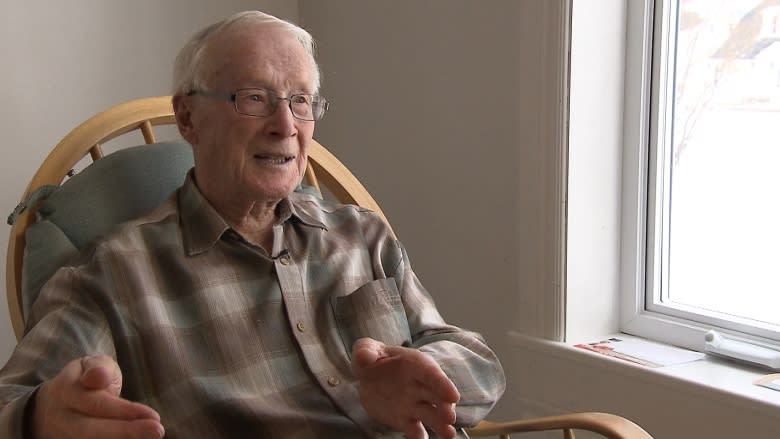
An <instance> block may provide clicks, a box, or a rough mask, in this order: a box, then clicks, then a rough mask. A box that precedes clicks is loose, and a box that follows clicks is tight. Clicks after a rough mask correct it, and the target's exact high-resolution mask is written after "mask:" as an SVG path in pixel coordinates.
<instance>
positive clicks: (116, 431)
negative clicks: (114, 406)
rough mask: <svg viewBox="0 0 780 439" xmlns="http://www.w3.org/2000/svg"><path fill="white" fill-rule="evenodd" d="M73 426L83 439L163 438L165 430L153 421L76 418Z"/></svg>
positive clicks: (157, 422)
mask: <svg viewBox="0 0 780 439" xmlns="http://www.w3.org/2000/svg"><path fill="white" fill-rule="evenodd" d="M71 422H72V424H71V426H72V427H73V428H74V429H76V431H78V432H79V436H78V437H81V438H107V437H110V438H128V439H134V438H138V439H142V438H143V439H147V438H162V437H163V436H165V428H163V426H162V424H160V422H159V421H154V420H151V419H141V420H132V421H127V420H116V419H94V418H87V417H82V416H78V417H74V419H72V420H71Z"/></svg>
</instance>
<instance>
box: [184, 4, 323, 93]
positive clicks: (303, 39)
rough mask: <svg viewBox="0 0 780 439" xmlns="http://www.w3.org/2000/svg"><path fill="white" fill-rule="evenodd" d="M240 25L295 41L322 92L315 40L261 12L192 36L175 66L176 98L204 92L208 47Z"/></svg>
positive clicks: (316, 87)
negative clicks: (274, 31)
mask: <svg viewBox="0 0 780 439" xmlns="http://www.w3.org/2000/svg"><path fill="white" fill-rule="evenodd" d="M240 25H252V26H257V27H262V28H267V29H270V28H274V29H280V30H282V31H283V32H287V33H288V34H289V35H291V36H293V37H295V38H296V39H297V40H298V41H299V42H300V43H301V45H302V46H303V48H304V49H305V50H306V53H308V55H309V57H310V58H311V63H312V66H313V67H314V84H313V86H314V92H315V93H316V92H317V91H318V90H319V88H320V70H319V67H318V66H317V62H316V61H315V60H314V39H313V38H312V36H311V34H309V32H307V31H306V30H305V29H303V28H301V27H299V26H297V25H295V24H293V23H291V22H289V21H285V20H282V19H279V18H277V17H274V16H273V15H269V14H265V13H263V12H260V11H245V12H239V13H237V14H235V15H233V16H230V17H228V18H226V19H224V20H222V21H219V22H217V23H214V24H212V25H210V26H207V27H206V28H204V29H202V30H200V31H199V32H198V33H196V34H195V35H193V36H192V38H190V40H189V41H188V42H187V44H185V45H184V47H182V48H181V50H180V51H179V54H178V55H177V56H176V61H175V63H174V66H173V94H174V95H183V94H186V93H187V92H189V91H191V90H196V89H205V88H206V83H205V82H206V80H207V78H206V76H207V75H208V73H209V72H208V67H209V62H208V61H209V60H207V59H206V58H207V57H206V52H207V50H206V49H207V48H208V45H209V43H210V42H211V40H213V39H214V38H215V37H216V36H218V35H221V34H223V33H225V32H227V31H229V30H231V29H234V28H236V27H237V26H240Z"/></svg>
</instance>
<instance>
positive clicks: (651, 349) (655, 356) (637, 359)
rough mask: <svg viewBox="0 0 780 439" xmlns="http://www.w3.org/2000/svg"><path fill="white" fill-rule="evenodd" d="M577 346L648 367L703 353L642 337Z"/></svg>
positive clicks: (675, 361)
mask: <svg viewBox="0 0 780 439" xmlns="http://www.w3.org/2000/svg"><path fill="white" fill-rule="evenodd" d="M575 346H576V347H578V348H582V349H586V350H589V351H591V352H597V353H600V354H603V355H607V356H610V357H613V358H618V359H621V360H625V361H630V362H632V363H637V364H641V365H644V366H649V367H663V366H672V365H674V364H682V363H688V362H691V361H696V360H701V359H702V358H704V357H705V354H703V353H701V352H695V351H690V350H687V349H682V348H678V347H675V346H669V345H663V344H660V343H654V342H651V341H647V340H642V339H633V338H615V337H613V338H610V339H608V340H603V341H599V342H595V343H581V344H577V345H575Z"/></svg>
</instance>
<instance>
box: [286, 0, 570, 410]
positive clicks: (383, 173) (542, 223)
mask: <svg viewBox="0 0 780 439" xmlns="http://www.w3.org/2000/svg"><path fill="white" fill-rule="evenodd" d="M562 3H563V2H561V1H550V0H532V1H529V0H526V1H516V0H500V1H499V0H495V1H490V2H477V1H469V0H429V1H424V2H419V1H412V0H406V1H392V2H390V1H387V2H366V1H363V0H340V1H337V2H321V1H318V0H301V1H300V15H301V21H302V23H303V25H304V26H306V27H307V28H309V29H310V30H311V31H312V32H313V34H314V36H315V37H316V39H317V41H318V58H319V61H320V64H321V68H322V71H323V83H324V87H323V90H322V92H323V94H324V95H326V96H327V97H328V98H330V100H331V101H332V104H333V105H332V107H331V111H330V112H329V113H328V114H327V115H326V117H325V119H323V120H322V121H321V122H319V123H318V126H317V129H316V131H315V137H316V138H318V140H319V141H320V142H322V143H323V144H324V145H326V146H328V147H330V148H331V150H332V151H333V152H334V153H335V154H336V155H337V156H339V157H340V158H341V159H342V160H343V161H344V162H345V163H346V165H347V166H348V167H349V168H350V169H352V170H353V171H354V172H355V173H356V174H357V176H358V178H360V179H361V181H362V182H363V183H364V184H365V185H366V186H367V188H368V189H369V191H371V192H372V194H373V195H374V197H375V198H376V199H377V201H378V202H379V204H380V205H381V206H382V207H383V210H384V212H385V214H386V215H387V216H388V219H389V220H390V222H391V223H392V224H393V226H394V228H395V230H396V232H397V234H398V236H399V238H400V239H401V241H402V242H403V243H404V244H405V246H406V247H407V249H408V251H409V255H410V257H411V261H412V265H413V266H414V267H415V271H416V272H417V273H418V275H419V277H420V278H421V280H422V282H423V284H424V285H426V287H427V288H428V290H429V291H430V292H431V294H432V295H433V297H434V299H435V300H436V302H437V304H438V306H439V309H440V311H441V312H442V314H443V315H444V316H445V318H447V319H448V320H449V321H451V322H452V323H454V324H457V325H460V326H464V327H466V328H469V329H473V330H476V331H478V332H480V333H482V334H483V335H484V336H485V337H486V338H487V340H488V342H489V343H490V344H491V346H493V347H494V349H496V351H497V352H498V353H499V355H500V357H501V358H502V359H503V360H504V366H505V368H506V369H507V371H508V372H509V373H508V375H509V376H508V380H509V392H508V394H510V395H509V397H508V398H507V399H506V401H507V402H502V403H501V404H500V406H499V407H498V408H497V411H496V412H495V414H494V416H498V417H501V416H510V415H511V416H515V417H516V416H518V415H519V414H521V413H520V412H519V411H518V407H512V405H513V398H512V396H511V394H516V393H517V392H518V391H519V390H521V389H518V388H517V387H516V386H515V385H514V384H515V383H514V381H513V380H514V376H515V374H514V373H512V369H513V365H512V364H511V360H512V355H510V347H509V345H508V340H507V337H506V333H507V332H508V331H509V330H510V329H521V330H523V331H524V332H526V333H530V334H534V335H550V334H551V333H552V334H553V335H554V332H555V329H556V328H555V327H554V326H555V325H554V323H555V322H552V319H550V318H548V317H549V316H551V315H554V313H553V312H550V310H546V309H544V305H545V303H546V298H548V297H553V298H556V297H557V295H556V294H555V291H556V288H559V287H560V284H559V283H558V282H557V279H556V277H555V276H556V270H557V269H558V268H559V267H558V266H557V265H556V258H557V257H558V256H560V253H559V252H557V251H556V248H555V246H556V245H557V242H558V241H557V240H558V238H559V236H560V233H558V229H557V228H558V227H559V224H558V223H557V222H556V221H557V220H558V219H556V217H555V216H556V214H557V212H558V208H559V207H560V206H559V205H558V201H559V200H560V197H559V196H557V195H556V194H555V191H557V190H560V187H559V186H558V183H559V179H560V172H562V168H561V166H560V164H559V163H558V162H557V160H559V158H558V157H557V155H556V154H557V152H558V147H559V145H558V144H556V139H557V134H558V131H559V128H558V122H559V119H558V118H557V116H558V115H559V114H558V112H560V111H561V109H562V108H564V106H563V105H562V103H561V102H560V88H561V84H560V83H559V82H557V78H560V76H561V75H560V71H559V69H560V65H558V64H557V63H558V62H559V61H560V59H562V58H565V56H564V55H565V51H562V49H561V48H562V47H564V46H563V41H562V39H561V36H560V33H559V32H558V33H556V32H557V31H559V30H560V29H559V28H560V24H561V23H560V20H561V16H562V14H561V10H560V9H561V7H562V6H561V5H562ZM550 23H552V25H550ZM561 114H562V113H561Z"/></svg>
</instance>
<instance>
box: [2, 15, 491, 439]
mask: <svg viewBox="0 0 780 439" xmlns="http://www.w3.org/2000/svg"><path fill="white" fill-rule="evenodd" d="M318 88H319V73H318V67H317V65H316V63H315V61H314V57H313V54H312V40H311V36H310V35H309V34H308V33H307V32H305V31H304V30H303V29H301V28H299V27H297V26H295V25H292V24H290V23H288V22H285V21H282V20H279V19H277V18H275V17H271V16H268V15H266V14H262V13H260V12H245V13H240V14H237V15H235V16H233V17H230V18H228V19H227V20H224V21H222V22H220V23H217V24H215V25H212V26H210V27H208V28H206V29H204V30H203V31H201V32H199V33H198V34H196V35H195V36H194V37H193V39H192V40H191V41H190V42H189V43H188V44H187V45H186V46H185V47H184V48H183V49H182V51H181V53H180V54H179V56H178V58H177V60H176V66H175V72H174V95H175V96H174V98H173V105H174V109H175V112H176V120H177V123H178V126H179V130H180V132H181V134H182V136H183V137H184V139H186V140H187V141H189V142H190V143H191V144H192V149H193V153H194V158H195V167H194V169H193V170H192V171H191V172H190V173H189V175H188V177H187V179H186V181H185V182H184V184H183V186H182V187H181V188H180V189H179V190H178V191H177V192H176V193H175V194H173V195H172V196H171V198H169V199H168V200H167V201H166V202H165V203H164V204H163V205H161V206H160V207H159V208H157V209H156V210H154V211H153V212H151V213H149V214H147V215H146V216H144V217H143V218H140V219H138V220H135V221H132V222H130V223H127V224H124V225H122V226H120V227H119V228H118V229H117V230H115V231H114V232H113V233H112V234H111V235H110V236H108V237H106V238H104V239H102V240H101V241H99V242H97V243H96V244H95V245H94V246H93V247H92V248H91V249H90V250H89V251H86V252H84V254H83V255H82V256H81V257H80V259H79V260H78V261H76V262H75V263H73V264H71V265H69V266H67V267H63V268H62V269H60V270H59V271H58V272H57V273H56V274H55V275H54V277H53V278H52V279H51V280H50V281H49V282H48V283H47V284H46V286H45V287H44V288H43V290H42V292H41V295H40V298H39V299H38V301H37V302H36V303H35V305H34V307H33V310H32V314H31V317H30V322H29V326H28V332H27V334H26V336H25V337H24V338H23V339H22V341H21V342H20V344H19V346H18V347H17V349H16V351H15V352H14V354H13V355H12V357H11V359H10V360H9V362H8V364H7V365H6V367H5V368H4V369H3V370H2V373H0V401H1V403H2V409H0V436H2V437H8V438H22V437H24V438H36V439H38V438H70V437H73V438H76V437H78V438H92V437H100V438H152V437H155V438H160V437H163V436H165V437H167V438H187V439H189V438H197V437H203V438H238V437H280V438H282V437H283V438H288V437H289V438H293V437H295V438H299V437H300V438H309V437H311V438H314V437H320V438H322V437H379V436H384V437H387V436H390V437H393V436H395V435H400V434H401V433H403V434H405V435H406V436H407V437H409V438H423V437H426V436H427V435H428V434H429V432H433V433H435V434H437V435H439V436H441V437H445V438H450V437H454V436H455V435H457V434H459V433H458V431H457V429H456V427H458V426H461V425H471V424H475V423H476V422H478V421H479V420H480V419H481V418H482V417H483V416H485V415H486V414H487V413H488V411H489V410H490V409H491V408H492V406H493V405H494V404H495V402H496V400H497V399H498V398H499V397H500V395H501V393H502V392H503V390H504V376H503V371H502V369H501V366H500V364H499V362H498V360H497V359H496V357H495V355H494V354H493V352H492V351H491V350H490V349H489V348H488V347H487V346H486V345H485V343H484V341H483V340H482V339H481V337H480V336H479V335H478V334H476V333H473V332H467V331H464V330H462V329H459V328H456V327H453V326H450V325H447V324H446V323H445V322H444V321H443V320H442V318H441V317H440V315H439V313H438V312H437V311H436V308H435V306H434V304H433V302H432V300H431V298H430V297H429V296H428V294H427V293H426V292H425V290H424V289H423V287H422V286H421V285H420V283H419V281H418V280H417V278H416V276H415V274H414V272H413V271H412V269H411V267H410V265H409V259H408V258H407V256H406V253H405V251H404V249H403V247H402V246H401V245H400V244H399V243H398V242H397V241H396V240H395V239H394V238H393V237H392V235H391V233H390V231H389V230H388V228H387V227H386V225H385V224H384V223H383V222H382V220H381V219H380V218H379V217H378V216H377V215H376V214H374V213H373V212H370V211H367V210H365V209H361V208H358V207H355V206H346V205H339V204H333V203H330V202H326V201H323V200H322V199H320V198H318V197H316V196H313V195H311V194H307V193H301V192H295V188H296V187H297V186H298V185H299V183H300V182H301V179H302V177H303V174H304V171H305V169H306V160H307V155H306V154H307V148H308V146H309V143H310V141H311V139H312V133H313V130H314V123H315V121H316V120H318V119H320V118H321V117H322V116H323V114H324V112H325V110H326V109H327V103H326V102H325V100H324V99H323V98H321V97H320V96H318V94H317V92H318Z"/></svg>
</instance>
